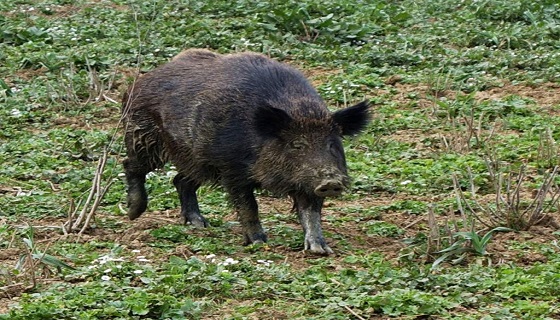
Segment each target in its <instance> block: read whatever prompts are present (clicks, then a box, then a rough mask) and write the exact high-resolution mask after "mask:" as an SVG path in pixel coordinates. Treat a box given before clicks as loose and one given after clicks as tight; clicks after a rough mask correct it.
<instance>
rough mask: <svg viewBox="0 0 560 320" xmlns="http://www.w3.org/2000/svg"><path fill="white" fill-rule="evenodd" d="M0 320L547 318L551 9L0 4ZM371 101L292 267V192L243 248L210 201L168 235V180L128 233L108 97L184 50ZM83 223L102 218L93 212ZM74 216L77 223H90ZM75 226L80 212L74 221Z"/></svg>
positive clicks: (336, 95) (557, 291) (552, 183)
mask: <svg viewBox="0 0 560 320" xmlns="http://www.w3.org/2000/svg"><path fill="white" fill-rule="evenodd" d="M0 12H1V15H0V163H1V164H2V165H1V166H0V260H1V263H0V314H1V315H0V319H185V318H193V319H349V318H353V319H388V318H395V319H559V318H560V305H559V303H558V297H560V272H559V270H560V246H559V242H558V241H559V238H560V232H559V231H558V224H557V223H558V206H557V203H556V202H557V199H558V185H557V182H558V178H557V176H556V166H557V165H558V164H559V158H558V156H559V154H558V151H559V149H558V148H559V147H558V144H557V142H556V141H557V140H558V139H559V138H560V125H559V124H560V91H559V88H560V83H559V79H560V3H559V2H558V1H557V0H541V1H532V0H507V1H506V0H484V1H480V0H462V1H446V0H400V1H391V0H376V1H360V0H354V1H351V0H322V1H312V0H298V1H293V0H282V1H277V0H270V1H265V0H227V1H226V0H215V1H198V0H0ZM193 47H197V48H209V49H212V50H216V51H218V52H221V53H228V52H238V51H245V50H250V51H256V52H262V53H264V54H267V55H269V56H271V57H273V58H275V59H278V60H280V61H284V62H286V63H289V64H291V65H293V66H295V67H297V68H299V69H301V70H303V71H304V72H305V73H306V75H307V76H308V77H309V79H310V80H311V81H312V82H313V83H314V85H316V87H317V88H318V90H319V92H320V93H321V94H322V96H323V97H324V98H325V99H326V100H327V102H328V103H329V105H330V106H331V107H332V109H333V110H335V109H337V108H339V107H341V106H345V105H347V104H350V103H353V102H357V101H360V100H361V99H364V98H368V99H371V101H372V103H373V105H374V108H373V109H374V110H373V119H374V120H373V123H372V124H371V125H370V126H369V128H368V130H367V132H366V133H365V134H363V135H362V136H360V137H357V138H354V139H350V140H347V141H346V142H345V148H346V152H347V158H348V159H347V160H348V162H349V169H350V172H351V175H352V177H353V187H352V190H351V192H349V193H347V194H346V195H345V196H343V197H342V198H341V199H336V200H329V201H328V202H327V203H326V208H325V212H324V217H323V225H324V229H325V233H326V237H327V239H328V242H329V243H330V245H331V247H332V248H333V249H334V250H335V252H336V255H334V256H329V257H313V256H306V255H305V254H304V253H303V252H302V243H303V234H302V231H301V230H300V226H299V224H298V221H297V218H296V217H295V216H294V215H293V214H290V213H289V211H290V207H291V204H290V203H289V201H288V200H287V199H281V198H275V197H273V196H272V195H270V194H267V193H266V192H262V194H260V196H259V203H260V207H261V212H262V217H263V221H264V226H265V228H266V229H267V230H268V233H269V237H270V243H269V244H268V245H266V246H256V247H253V246H250V247H243V246H242V245H241V242H242V237H241V234H240V228H239V225H238V223H237V222H236V220H235V213H234V212H233V211H232V209H231V208H230V207H229V206H228V205H227V203H226V199H225V196H224V194H223V192H222V191H221V190H220V189H217V190H214V189H210V188H203V189H201V190H200V198H201V203H202V204H201V206H202V209H203V211H204V213H205V214H206V216H207V217H208V218H209V220H210V223H211V225H212V227H211V228H208V229H205V230H199V229H193V228H191V227H189V226H183V225H180V224H179V217H178V216H179V213H178V209H177V208H178V205H179V204H178V199H177V197H176V195H175V190H174V188H173V185H172V183H171V180H172V177H173V175H174V173H175V172H174V168H173V167H172V166H169V167H167V168H166V169H165V170H162V171H161V172H158V173H155V174H151V175H150V176H149V179H148V189H149V193H150V201H151V202H150V205H149V206H150V207H149V209H150V212H148V213H146V214H145V215H144V216H142V218H140V219H139V220H137V221H134V222H130V221H128V220H127V219H126V216H125V214H123V207H124V206H125V186H124V184H123V181H122V174H121V173H122V169H121V166H120V162H121V161H122V159H123V157H124V152H123V151H124V150H123V143H122V135H121V129H120V127H119V119H120V105H119V101H120V97H121V95H122V93H123V92H124V90H125V89H126V87H127V86H128V85H129V84H130V83H132V82H133V81H134V79H135V78H136V77H137V76H138V75H139V74H141V73H144V72H147V71H149V70H151V69H153V68H155V67H156V66H158V65H160V64H162V63H165V62H166V61H168V60H169V59H170V58H171V57H172V56H174V55H175V54H177V53H179V52H180V51H182V50H183V49H185V48H193ZM90 212H91V213H93V212H95V214H94V215H89V213H90ZM79 217H81V218H83V220H81V221H80V220H77V219H80V218H79ZM88 217H89V219H88Z"/></svg>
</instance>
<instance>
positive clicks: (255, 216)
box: [230, 188, 267, 245]
mask: <svg viewBox="0 0 560 320" xmlns="http://www.w3.org/2000/svg"><path fill="white" fill-rule="evenodd" d="M230 196H231V200H232V202H233V205H234V206H235V209H236V210H237V214H238V218H239V222H240V223H241V228H243V234H244V235H245V245H249V244H252V243H264V242H266V240H267V237H266V234H265V233H264V230H263V228H262V226H261V221H260V220H259V211H258V210H259V209H258V205H257V201H256V200H255V195H254V194H253V189H252V188H247V189H246V190H236V191H235V192H230Z"/></svg>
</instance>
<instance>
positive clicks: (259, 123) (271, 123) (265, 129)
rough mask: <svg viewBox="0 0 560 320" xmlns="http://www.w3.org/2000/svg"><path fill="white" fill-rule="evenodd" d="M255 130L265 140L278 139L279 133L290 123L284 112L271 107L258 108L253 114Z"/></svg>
mask: <svg viewBox="0 0 560 320" xmlns="http://www.w3.org/2000/svg"><path fill="white" fill-rule="evenodd" d="M254 120H255V127H256V128H255V129H256V130H257V133H259V134H260V135H262V136H264V137H267V138H279V137H280V132H281V131H282V130H284V129H286V128H287V127H288V126H289V125H290V123H291V122H292V117H290V115H289V114H287V113H286V111H284V110H281V109H278V108H274V107H271V106H263V107H259V108H258V109H257V111H256V112H255V119H254Z"/></svg>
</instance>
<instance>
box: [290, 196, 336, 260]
mask: <svg viewBox="0 0 560 320" xmlns="http://www.w3.org/2000/svg"><path fill="white" fill-rule="evenodd" d="M293 199H294V206H295V207H296V211H297V213H298V217H299V221H300V223H301V225H302V227H303V231H304V233H305V241H304V250H306V251H309V252H312V253H315V254H321V255H328V254H332V253H334V252H333V251H332V249H331V248H330V247H329V246H328V245H327V242H326V241H325V238H323V230H322V228H321V209H322V207H323V198H320V197H315V196H307V195H295V196H293Z"/></svg>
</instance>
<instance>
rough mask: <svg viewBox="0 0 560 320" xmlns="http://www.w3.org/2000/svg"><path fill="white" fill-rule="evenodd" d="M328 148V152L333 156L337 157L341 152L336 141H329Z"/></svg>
mask: <svg viewBox="0 0 560 320" xmlns="http://www.w3.org/2000/svg"><path fill="white" fill-rule="evenodd" d="M328 147H329V151H330V152H331V153H332V154H334V155H338V154H339V153H340V152H341V149H340V148H341V146H340V143H337V141H335V140H330V141H329V142H328Z"/></svg>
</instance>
